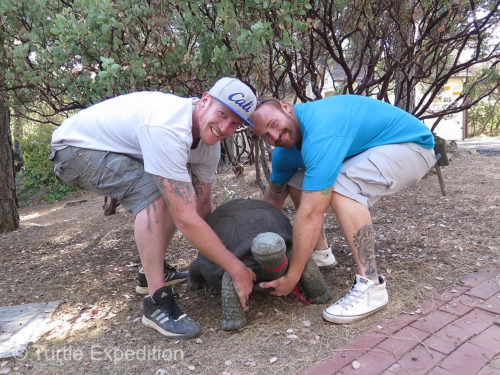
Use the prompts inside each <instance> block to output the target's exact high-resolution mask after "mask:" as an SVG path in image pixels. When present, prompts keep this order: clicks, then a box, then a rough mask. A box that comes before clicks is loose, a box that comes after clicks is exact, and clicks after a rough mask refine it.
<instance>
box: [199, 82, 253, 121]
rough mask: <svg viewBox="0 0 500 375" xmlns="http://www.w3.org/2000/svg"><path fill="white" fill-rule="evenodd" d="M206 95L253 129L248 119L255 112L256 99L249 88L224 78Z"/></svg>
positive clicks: (241, 83)
mask: <svg viewBox="0 0 500 375" xmlns="http://www.w3.org/2000/svg"><path fill="white" fill-rule="evenodd" d="M208 93H209V94H210V95H211V96H212V97H213V98H215V99H217V100H218V101H219V102H221V103H222V104H224V105H225V106H226V107H228V108H229V109H230V110H232V111H233V112H234V113H236V114H237V115H238V116H239V117H241V118H242V119H243V120H244V121H245V122H246V123H247V124H248V125H250V126H251V127H253V125H252V123H251V122H250V121H248V118H249V117H250V115H251V114H252V113H253V111H255V107H256V106H257V98H256V97H255V94H254V93H253V91H252V90H251V89H250V87H248V86H247V85H245V84H244V83H243V82H241V81H240V80H239V79H237V78H231V77H224V78H221V79H219V80H218V81H217V82H215V85H213V87H212V88H211V89H210V91H209V92H208Z"/></svg>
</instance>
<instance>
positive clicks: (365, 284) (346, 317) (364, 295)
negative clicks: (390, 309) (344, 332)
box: [323, 275, 389, 324]
mask: <svg viewBox="0 0 500 375" xmlns="http://www.w3.org/2000/svg"><path fill="white" fill-rule="evenodd" d="M378 279H379V281H380V284H379V285H375V284H374V283H373V281H371V280H369V279H367V278H364V277H362V276H360V275H356V278H355V279H354V283H353V284H352V287H351V290H349V292H348V293H347V294H346V295H345V296H344V297H343V298H341V299H339V300H338V301H337V302H335V303H334V304H333V305H330V306H328V307H327V308H326V309H324V310H323V318H325V319H326V320H328V321H329V322H333V323H341V324H344V323H351V322H354V321H356V320H359V319H363V318H365V317H366V316H368V315H370V314H373V313H374V312H375V311H377V310H380V309H381V308H383V307H384V306H386V305H387V303H388V302H389V295H388V294H387V289H386V283H385V279H384V277H383V276H379V277H378Z"/></svg>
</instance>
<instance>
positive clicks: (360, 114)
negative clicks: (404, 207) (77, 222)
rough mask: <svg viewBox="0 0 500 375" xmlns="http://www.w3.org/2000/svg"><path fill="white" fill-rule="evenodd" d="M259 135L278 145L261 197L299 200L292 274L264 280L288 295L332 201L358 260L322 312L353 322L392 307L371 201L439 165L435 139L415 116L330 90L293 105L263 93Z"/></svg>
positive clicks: (277, 201) (257, 114)
mask: <svg viewBox="0 0 500 375" xmlns="http://www.w3.org/2000/svg"><path fill="white" fill-rule="evenodd" d="M250 121H251V122H252V123H253V124H254V126H255V128H254V129H253V130H254V131H255V133H256V134H257V135H259V136H261V137H263V138H264V140H265V141H266V142H267V143H269V144H271V145H273V146H276V147H275V148H274V151H273V154H272V174H271V184H270V189H268V191H267V192H266V195H265V197H264V199H265V200H266V201H268V202H270V203H272V204H273V205H274V206H276V207H278V208H280V209H281V208H282V206H283V203H284V201H285V199H286V197H287V195H288V194H289V193H290V192H291V191H294V190H296V191H297V190H299V191H301V193H300V200H299V201H297V200H296V199H294V203H295V204H296V206H297V205H298V207H296V208H297V215H296V218H295V222H294V226H293V248H292V259H291V260H290V266H289V268H288V271H287V273H286V274H285V275H284V276H283V277H281V278H279V279H277V280H274V281H271V282H267V283H261V286H262V287H264V288H274V290H273V291H272V292H271V293H272V294H275V295H280V296H282V295H286V294H288V293H289V292H290V291H291V290H292V289H293V288H294V286H295V285H296V284H297V282H298V280H299V278H300V275H301V274H302V271H303V269H304V266H305V263H306V262H307V260H308V258H309V256H310V255H311V253H312V251H313V249H314V247H315V245H316V244H317V243H318V242H319V241H320V240H319V239H318V238H321V237H320V234H321V226H322V223H323V216H324V214H325V211H326V209H327V208H328V207H329V206H330V207H331V208H332V209H333V211H334V212H335V215H336V216H337V220H338V222H339V225H340V227H341V230H342V233H343V235H344V237H345V239H346V241H347V244H348V245H349V248H350V250H351V252H352V254H353V257H354V260H355V262H356V267H357V274H356V276H355V279H354V282H353V285H352V287H351V289H350V290H349V292H348V293H347V294H346V295H345V296H344V297H343V298H341V299H340V300H339V301H337V302H335V303H334V304H332V305H330V306H328V307H327V308H326V309H325V310H324V311H323V317H324V318H325V319H326V320H328V321H331V322H334V323H350V322H353V321H355V320H358V319H362V318H364V317H365V316H367V315H369V314H371V313H373V312H375V311H377V310H379V309H380V308H382V307H384V306H385V305H387V303H388V301H389V297H388V294H387V290H386V282H385V279H384V277H383V276H381V275H379V274H378V272H377V267H376V263H375V249H374V234H373V224H372V220H371V215H370V211H369V207H371V206H372V205H373V204H374V203H375V202H376V201H377V200H378V199H380V198H381V197H382V196H385V195H389V194H393V193H395V192H397V191H399V190H401V189H403V188H404V187H406V186H408V185H411V184H414V183H416V182H418V181H419V180H420V179H421V178H422V177H423V176H424V175H425V174H426V173H427V172H428V171H429V170H430V168H431V167H432V166H433V165H434V163H435V161H436V159H435V155H434V151H433V147H434V140H433V136H432V134H431V132H430V131H429V129H428V128H427V127H426V126H425V125H424V124H423V123H422V122H420V121H419V120H418V119H417V118H415V117H414V116H412V115H411V114H409V113H407V112H405V111H403V110H402V109H400V108H397V107H394V106H392V105H390V104H387V103H384V102H381V101H378V100H375V99H372V98H369V97H364V96H357V95H341V96H333V97H330V98H326V99H321V100H317V101H314V102H307V103H300V104H296V105H295V106H291V105H289V104H288V103H286V102H284V101H280V100H277V99H273V98H262V99H261V100H260V104H259V105H258V106H257V109H256V110H255V112H254V113H253V115H252V116H251V118H250Z"/></svg>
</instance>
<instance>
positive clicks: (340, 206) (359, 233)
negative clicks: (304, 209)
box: [332, 192, 378, 284]
mask: <svg viewBox="0 0 500 375" xmlns="http://www.w3.org/2000/svg"><path fill="white" fill-rule="evenodd" d="M332 208H333V210H334V212H335V215H336V216H337V220H338V222H339V225H340V228H341V230H342V234H343V235H344V238H345V240H346V242H347V245H348V246H349V249H350V250H351V253H352V255H353V257H354V261H355V262H356V266H357V268H358V274H359V275H361V276H363V277H366V278H367V279H370V280H372V281H373V282H374V283H376V284H377V283H378V273H377V265H376V262H375V246H374V234H373V224H372V218H371V215H370V211H369V210H368V207H366V206H365V205H363V204H361V203H359V202H356V201H355V200H353V199H350V198H348V197H346V196H343V195H341V194H339V193H337V192H334V193H333V197H332Z"/></svg>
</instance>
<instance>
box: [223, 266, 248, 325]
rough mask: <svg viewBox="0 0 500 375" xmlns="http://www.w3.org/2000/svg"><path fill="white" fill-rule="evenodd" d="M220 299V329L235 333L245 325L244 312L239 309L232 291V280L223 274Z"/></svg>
mask: <svg viewBox="0 0 500 375" xmlns="http://www.w3.org/2000/svg"><path fill="white" fill-rule="evenodd" d="M221 297H222V329H223V330H224V331H237V330H239V329H241V328H243V327H245V326H246V325H247V318H246V317H245V312H244V311H243V309H242V308H241V305H240V299H239V298H238V294H236V290H234V285H233V279H232V278H231V276H230V275H229V274H228V273H227V272H224V275H223V276H222V286H221Z"/></svg>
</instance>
